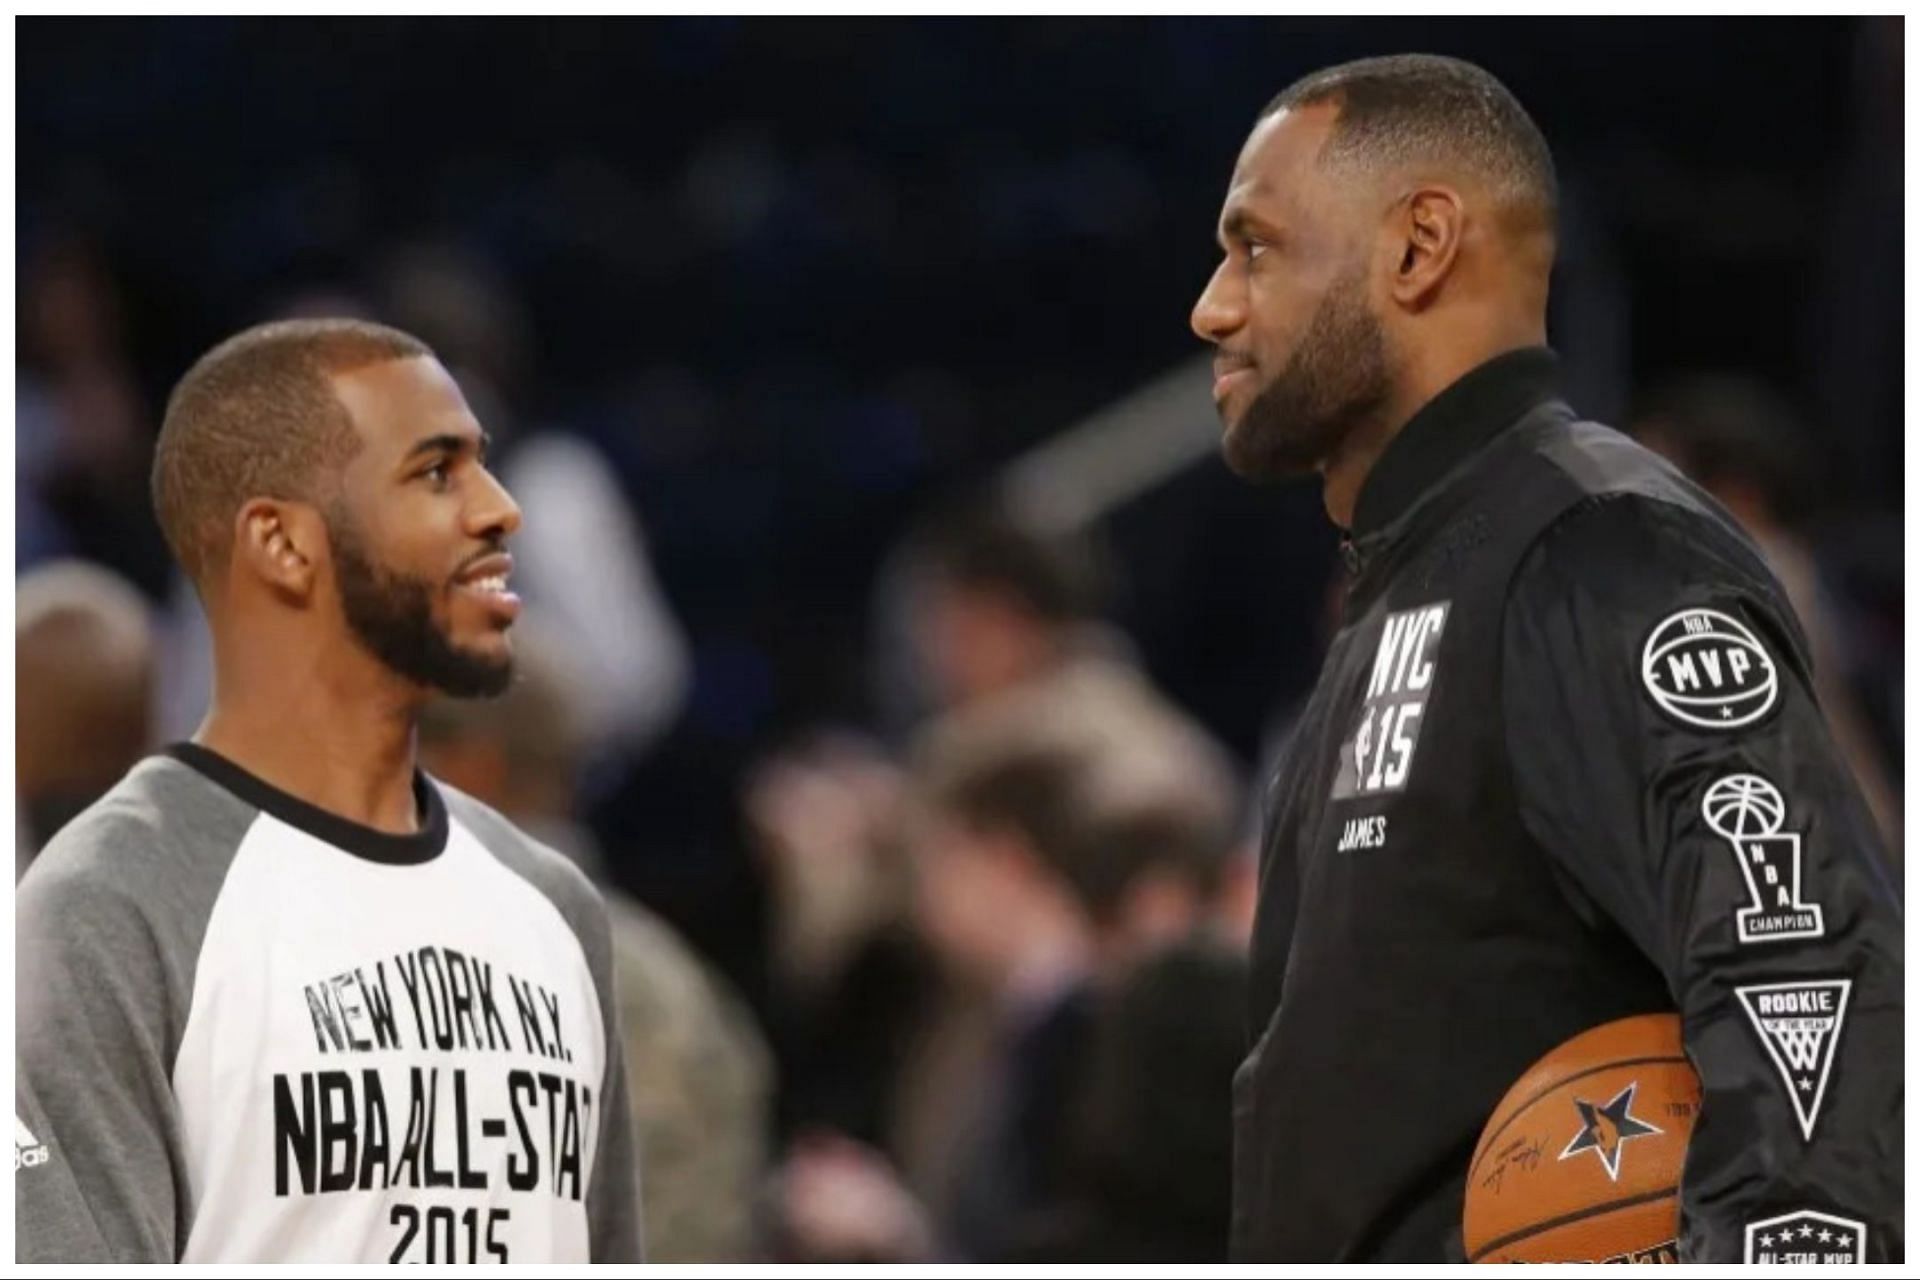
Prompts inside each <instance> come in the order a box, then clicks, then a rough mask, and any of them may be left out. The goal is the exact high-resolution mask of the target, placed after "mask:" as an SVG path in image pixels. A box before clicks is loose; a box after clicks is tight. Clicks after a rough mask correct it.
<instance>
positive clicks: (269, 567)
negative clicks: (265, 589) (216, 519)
mask: <svg viewBox="0 0 1920 1280" xmlns="http://www.w3.org/2000/svg"><path fill="white" fill-rule="evenodd" d="M326 551H327V534H326V524H325V522H324V521H322V520H321V519H320V513H319V512H318V511H315V510H314V509H313V508H312V507H310V506H308V505H307V504H306V503H303V502H283V501H279V500H277V499H273V498H255V499H253V500H252V501H250V502H248V503H247V504H246V505H245V506H243V507H241V508H240V514H239V516H238V517H237V519H236V521H235V525H234V554H235V557H236V558H237V559H238V561H239V563H240V565H242V566H244V567H245V569H246V570H247V571H248V572H249V573H251V574H252V575H253V576H254V577H255V578H258V579H259V580H260V581H262V582H265V583H266V584H268V585H269V586H270V587H272V588H273V589H274V590H276V591H279V592H281V593H283V594H285V595H288V596H291V597H293V598H295V599H301V600H304V599H306V598H307V597H308V596H310V595H312V594H313V585H314V580H315V575H316V572H317V569H318V566H319V563H320V560H321V558H322V557H323V556H324V555H325V554H326Z"/></svg>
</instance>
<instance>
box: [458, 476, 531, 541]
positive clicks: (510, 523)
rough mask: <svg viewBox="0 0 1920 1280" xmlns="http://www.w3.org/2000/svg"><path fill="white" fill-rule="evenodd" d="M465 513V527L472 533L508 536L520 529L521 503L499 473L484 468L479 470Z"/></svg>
mask: <svg viewBox="0 0 1920 1280" xmlns="http://www.w3.org/2000/svg"><path fill="white" fill-rule="evenodd" d="M467 513H468V515H467V531H468V532H469V533H471V534H473V535H474V536H475V537H480V538H487V539H489V540H491V539H497V538H509V537H512V536H513V535H514V534H516V533H518V532H519V531H520V504H519V503H517V502H515V501H514V500H513V495H512V494H510V493H508V492H507V487H506V486H505V485H503V484H501V483H500V479H499V477H498V476H496V475H494V474H493V472H491V471H488V470H486V469H485V468H482V469H481V471H480V484H479V486H478V489H477V491H476V493H475V495H474V500H473V503H472V505H470V506H469V507H468V508H467Z"/></svg>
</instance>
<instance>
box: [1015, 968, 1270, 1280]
mask: <svg viewBox="0 0 1920 1280" xmlns="http://www.w3.org/2000/svg"><path fill="white" fill-rule="evenodd" d="M1246 969H1247V962H1246V958H1245V957H1244V955H1242V954H1241V953H1240V952H1239V951H1238V950H1236V949H1235V948H1232V947H1229V946H1226V945H1223V944H1222V943H1220V942H1218V941H1215V940H1207V939H1198V940H1195V941H1192V942H1187V943H1183V944H1180V945H1177V946H1174V947H1170V948H1168V949H1166V950H1164V951H1161V952H1159V953H1157V954H1155V955H1152V956H1149V957H1148V958H1146V959H1145V960H1143V961H1142V962H1140V963H1139V964H1138V965H1137V966H1135V967H1134V969H1133V970H1132V971H1131V972H1129V973H1128V975H1127V976H1126V978H1125V980H1124V981H1123V982H1122V983H1121V985H1120V987H1119V989H1118V990H1116V991H1115V992H1114V995H1113V998H1112V1000H1111V1001H1109V1003H1108V1005H1107V1007H1106V1008H1105V1009H1104V1010H1103V1012H1102V1014H1101V1017H1100V1022H1099V1025H1098V1026H1097V1027H1096V1028H1095V1031H1094V1038H1093V1044H1094V1047H1093V1052H1092V1058H1091V1062H1090V1064H1089V1072H1088V1077H1087V1090H1086V1096H1085V1099H1084V1104H1083V1105H1082V1106H1081V1107H1080V1108H1079V1109H1078V1111H1077V1114H1076V1116H1075V1141H1074V1151H1075V1159H1074V1161H1073V1166H1072V1173H1071V1175H1070V1178H1069V1187H1070V1190H1069V1192H1068V1194H1067V1196H1066V1197H1065V1199H1064V1202H1063V1203H1062V1205H1061V1206H1060V1208H1059V1209H1058V1210H1056V1211H1055V1212H1054V1213H1052V1214H1051V1215H1049V1216H1048V1217H1047V1218H1046V1219H1045V1220H1043V1221H1042V1222H1040V1223H1038V1224H1037V1226H1036V1230H1035V1233H1034V1235H1033V1237H1032V1238H1031V1239H1030V1240H1029V1241H1028V1243H1027V1245H1026V1247H1025V1248H1024V1249H1022V1250H1021V1254H1022V1257H1021V1261H1027V1262H1069V1261H1071V1262H1185V1263H1196V1262H1224V1261H1225V1260H1226V1256H1227V1248H1226V1240H1227V1228H1228V1219H1229V1216H1230V1201H1231V1197H1230V1194H1229V1183H1230V1180H1231V1176H1232V1164H1233V1133H1232V1118H1231V1117H1232V1111H1233V1106H1232V1092H1233V1075H1234V1071H1235V1070H1236V1069H1237V1068H1238V1067H1239V1065H1240V1060H1241V1058H1242V1057H1244V1056H1245V1053H1246V1031H1245V1028H1246V1003H1245V1001H1246V985H1247V984H1246V978H1247V974H1246Z"/></svg>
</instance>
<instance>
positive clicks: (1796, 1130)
mask: <svg viewBox="0 0 1920 1280" xmlns="http://www.w3.org/2000/svg"><path fill="white" fill-rule="evenodd" d="M1346 557H1347V568H1348V571H1349V581H1348V586H1347V598H1346V612H1345V615H1344V616H1345V625H1344V627H1343V629H1342V630H1341V631H1340V633H1339V635H1338V637H1337V638H1336V639H1335V640H1334V642H1333V646H1332V649H1331V651H1330V652H1329V654H1328V656H1327V659H1326V664H1325V667H1324V669H1323V670H1322V672H1321V675H1320V680H1319V683H1318V685H1317V686H1316V688H1315V689H1314V692H1313V695H1312V698H1311V700H1310V701H1309V703H1308V705H1307V708H1306V710H1305V712H1304V713H1303V715H1302V717H1301V720H1300V722H1299V725H1298V728H1297V730H1296V731H1295V734H1294V737H1293V740H1292V742H1291V744H1290V746H1289V747H1288V748H1287V749H1286V751H1285V753H1284V755H1283V758H1282V760H1281V763H1280V766H1279V770H1278V773H1277V775H1276V776H1275V778H1274V779H1273V781H1272V783H1271V786H1270V790H1269V792H1268V794H1267V798H1266V806H1267V807H1266V818H1265V827H1264V831H1263V849H1262V865H1261V873H1260V877H1261V884H1260V908H1259V915H1258V918H1257V922H1256V925H1255V929H1254V944H1253V977H1252V985H1251V1024H1250V1026H1251V1034H1252V1038H1253V1040H1254V1045H1253V1048H1252V1051H1251V1053H1250V1054H1249V1056H1248V1057H1247V1059H1246V1061H1245V1063H1244V1064H1243V1065H1242V1067H1241V1068H1240V1071H1239V1073H1238V1075H1237V1076H1236V1078H1235V1082H1234V1132H1235V1152H1234V1209H1233V1240H1232V1254H1233V1257H1234V1258H1235V1259H1236V1260H1238V1261H1308V1260H1321V1261H1325V1260H1342V1261H1360V1260H1369V1261H1402V1262H1419V1261H1429V1262H1438V1261H1448V1260H1460V1259H1461V1257H1462V1246H1461V1236H1460V1220H1461V1208H1462V1203H1463V1197H1464V1193H1465V1188H1466V1182H1467V1177H1468V1165H1469V1162H1470V1159H1471V1157H1472V1154H1473V1149H1474V1146H1475V1143H1476V1140H1477V1139H1478V1137H1479V1135H1480V1132H1481V1129H1482V1126H1483V1125H1484V1124H1485V1123H1486V1121H1487V1119H1488V1117H1489V1115H1490V1113H1491V1112H1492V1110H1493V1107H1494V1106H1495V1104H1496V1103H1498V1102H1499V1100H1500V1098H1501V1097H1502V1095H1504V1094H1505V1093H1506V1091H1507V1089H1508V1088H1509V1087H1510V1086H1511V1085H1512V1084H1513V1083H1514V1082H1515V1081H1516V1080H1517V1079H1518V1078H1519V1076H1520V1075H1521V1073H1522V1072H1523V1071H1525V1070H1526V1068H1527V1067H1528V1066H1530V1065H1531V1064H1532V1063H1533V1062H1534V1061H1535V1060H1536V1059H1538V1058H1539V1057H1541V1056H1542V1055H1543V1054H1545V1053H1546V1052H1548V1051H1549V1050H1551V1049H1553V1048H1554V1047H1555V1046H1556V1045H1558V1044H1560V1043H1561V1042H1562V1041H1564V1040H1566V1039H1568V1038H1570V1037H1572V1036H1574V1035H1576V1034H1578V1033H1579V1032H1581V1031H1584V1030H1586V1029H1588V1028H1590V1027H1593V1026H1595V1025H1597V1024H1600V1023H1603V1022H1608V1021H1611V1020H1613V1019H1615V1018H1621V1017H1625V1016H1628V1015H1630V1014H1637V1013H1648V1012H1660V1011H1677V1012H1678V1013H1679V1014H1680V1016H1681V1020H1682V1027H1683V1035H1684V1040H1685V1044H1686V1050H1687V1053H1688V1056H1689V1057H1690V1058H1691V1060H1692V1062H1693V1065H1694V1067H1695V1069H1696V1070H1697V1071H1698V1072H1699V1075H1700V1077H1701V1080H1702V1084H1703V1087H1704V1095H1703V1103H1702V1109H1701V1113H1700V1117H1699V1122H1698V1125H1697V1127H1696V1129H1695V1131H1694V1135H1693V1139H1692V1143H1691V1146H1690V1147H1689V1152H1688V1160H1687V1165H1686V1169H1685V1173H1684V1176H1683V1180H1682V1192H1681V1201H1682V1206H1681V1224H1680V1235H1679V1238H1678V1245H1677V1247H1678V1251H1679V1254H1680V1257H1681V1259H1682V1260H1683V1261H1702V1262H1706V1261H1714V1262H1732V1261H1740V1260H1742V1259H1750V1260H1753V1261H1769V1260H1808V1261H1811V1260H1819V1259H1824V1258H1826V1257H1827V1256H1829V1255H1832V1256H1833V1259H1834V1260H1836V1261H1838V1260H1841V1259H1842V1257H1843V1256H1844V1257H1845V1258H1846V1259H1847V1260H1851V1259H1852V1258H1853V1257H1855V1256H1858V1257H1860V1258H1861V1259H1863V1260H1864V1261H1868V1262H1878V1261H1887V1260H1898V1259H1901V1258H1902V1257H1903V1254H1904V1240H1903V1231H1904V1228H1903V1224H1902V1221H1901V1199H1902V1166H1901V1160H1902V1136H1901V1128H1902V1124H1903V1107H1904V1099H1903V1092H1902V1028H1901V1000H1902V980H1903V959H1902V942H1901V910H1902V909H1901V904H1900V897H1899V892H1898V889H1897V886H1896V884H1895V882H1894V878H1893V876H1892V874H1891V872H1890V870H1889V868H1890V862H1889V859H1888V856H1887V852H1886V851H1885V850H1884V848H1883V847H1882V845H1881V842H1880V840H1879V837H1878V835H1877V834H1876V832H1875V829H1874V826H1873V823H1872V819H1871V818H1870V816H1869V814H1868V811H1867V808H1866V805H1865V804H1864V802H1863V801H1862V799H1861V797H1860V794H1859V792H1858V790H1857V788H1856V787H1855V785H1854V782H1853V780H1852V778H1851V776H1850V775H1849V773H1848V771H1847V767H1846V765H1845V763H1844V762H1843V761H1842V759H1841V757H1840V755H1839V753H1838V752H1837V750H1836V749H1835V747H1834V744H1833V741H1832V739H1831V737H1830V736H1829V734H1828V732H1827V728H1826V725H1825V722H1824V721H1823V719H1822V717H1821V712H1820V708H1819V706H1818V705H1817V704H1816V702H1815V700H1814V696H1813V692H1812V679H1811V674H1810V671H1809V660H1808V657H1807V645H1806V642H1805V639H1804V637H1803V635H1802V633H1801V630H1800V627H1799V624H1798V622H1797V621H1796V619H1795V617H1794V615H1793V611H1792V609H1791V608H1790V607H1789V606H1788V604H1787V601H1786V599H1785V597H1784V594H1783V593H1782V591H1781V589H1780V587H1779V584H1778V583H1777V582H1776V581H1775V579H1774V577H1773V575H1772V574H1771V573H1770V572H1769V571H1768V569H1767V567H1766V565H1765V564H1764V563H1763V562H1762V560H1761V558H1760V556H1759V554H1758V552H1757V551H1756V550H1755V549H1754V547H1753V545H1752V543H1751V542H1750V541H1749V540H1748V539H1747V538H1746V536H1745V535H1744V534H1742V533H1741V532H1740V531H1739V529H1738V528H1736V527H1735V525H1734V524H1733V522H1732V520H1731V518H1730V517H1729V516H1728V515H1727V514H1726V513H1725V511H1723V510H1722V509H1721V508H1720V507H1719V506H1718V505H1717V504H1715V503H1714V501H1713V500H1712V499H1711V498H1709V497H1707V496H1706V495H1705V494H1704V493H1702V492H1701V491H1700V490H1699V489H1697V488H1695V487H1694V486H1693V485H1691V484H1690V483H1688V482H1687V481H1686V480H1685V479H1683V478H1682V477H1681V476H1680V475H1679V474H1678V473H1677V472H1675V471H1674V470H1673V469H1672V468H1671V467H1669V466H1668V465H1667V464H1666V463H1665V462H1663V461H1661V460H1660V459H1658V458H1657V457H1655V456H1654V455H1653V454H1651V453H1649V452H1647V451H1646V450H1644V449H1642V448H1640V447H1639V446H1637V445H1635V444H1634V443H1633V442H1632V441H1630V440H1628V439H1627V438H1625V437H1624V436H1622V435H1620V434H1619V433H1617V432H1615V431H1612V430H1610V429H1608V428H1606V427H1603V426H1599V425H1596V424H1594V423H1588V422H1582V421H1580V420H1579V419H1578V418H1577V417H1576V416H1575V414H1574V413H1573V412H1572V410H1571V409H1569V408H1568V407H1567V405H1566V404H1565V403H1564V402H1563V401H1562V400H1561V399H1560V398H1559V396H1558V393H1557V390H1556V376H1555V358H1554V356H1553V354H1552V353H1551V352H1550V351H1547V350H1545V349H1535V350H1528V351H1518V352H1512V353H1509V354H1507V355H1504V356H1501V357H1499V358H1497V359H1495V360H1492V361H1490V362H1488V363H1487V364H1485V365H1483V366H1481V367H1480V368H1478V369H1476V370H1474V371H1473V372H1471V373H1469V374H1468V375H1467V376H1466V377H1464V378H1462V379H1461V380H1460V381H1459V382H1457V383H1455V384H1454V385H1453V386H1452V387H1450V388H1448V389H1447V390H1446V391H1445V392H1443V393H1442V394H1441V395H1439V396H1438V397H1436V398H1435V399H1434V400H1433V401H1432V402H1431V403H1430V404H1429V405H1428V406H1427V407H1426V408H1424V409H1422V410H1421V411H1420V413H1419V414H1417V415H1416V416H1415V417H1414V419H1413V420H1412V421H1411V422H1409V423H1408V424H1407V426H1406V427H1405V429H1404V430H1403V431H1402V432H1401V434H1400V435H1399V436H1398V437H1396V438H1395V440H1394V441H1393V443H1392V444H1391V445H1390V446H1389V447H1388V449H1387V451H1386V452H1385V454H1384V455H1383V456H1382V457H1381V459H1380V461H1379V462H1378V464H1377V465H1376V466H1375V468H1374V470H1373V472H1372V474H1371V475H1370V476H1369V477H1368V479H1367V481H1366V483H1365V485H1364V487H1363V488H1362V491H1361V493H1360V495H1359V501H1358V506H1357V510H1356V512H1355V516H1354V528H1353V530H1352V537H1351V538H1350V540H1349V542H1348V544H1347V546H1346ZM1595 1101H1596V1103H1601V1102H1602V1100H1598V1099H1596V1100H1595ZM1621 1127H1622V1128H1623V1130H1624V1128H1625V1126H1621ZM1581 1128H1582V1118H1581V1117H1580V1116H1579V1115H1577V1114H1575V1112H1574V1111H1573V1109H1572V1108H1571V1107H1570V1108H1569V1114H1568V1135H1569V1139H1570V1142H1569V1146H1574V1144H1573V1142H1572V1141H1571V1140H1572V1139H1574V1138H1575V1137H1577V1135H1578V1133H1579V1132H1580V1131H1581ZM1590 1145H1591V1144H1590ZM1560 1154H1561V1153H1560V1152H1558V1151H1555V1152H1549V1153H1546V1155H1547V1158H1557V1157H1558V1156H1559V1155H1560ZM1573 1154H1575V1155H1579V1156H1580V1158H1588V1157H1587V1156H1586V1155H1584V1154H1582V1151H1581V1149H1579V1148H1577V1147H1576V1148H1575V1150H1574V1152H1573ZM1612 1155H1613V1157H1614V1158H1615V1159H1619V1160H1623V1161H1631V1160H1632V1159H1633V1148H1632V1143H1631V1141H1622V1142H1620V1144H1619V1147H1618V1149H1617V1150H1614V1151H1613V1152H1612ZM1570 1158H1571V1157H1570ZM1592 1158H1594V1159H1601V1158H1603V1157H1602V1156H1601V1155H1594V1156H1593V1157H1592ZM1803 1229H1804V1230H1803Z"/></svg>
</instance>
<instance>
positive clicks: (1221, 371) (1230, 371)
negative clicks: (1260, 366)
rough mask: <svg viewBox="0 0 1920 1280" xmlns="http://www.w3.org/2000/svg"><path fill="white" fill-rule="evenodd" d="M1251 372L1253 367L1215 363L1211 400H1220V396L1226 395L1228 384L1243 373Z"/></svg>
mask: <svg viewBox="0 0 1920 1280" xmlns="http://www.w3.org/2000/svg"><path fill="white" fill-rule="evenodd" d="M1252 372H1253V366H1252V365H1250V364H1220V363H1216V364H1215V365H1214V366H1213V398H1214V399H1215V400H1218V399H1220V397H1221V396H1223V395H1225V394H1226V391H1227V384H1228V383H1230V382H1232V381H1233V380H1234V379H1235V378H1237V377H1239V376H1240V375H1241V374H1243V373H1252Z"/></svg>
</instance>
